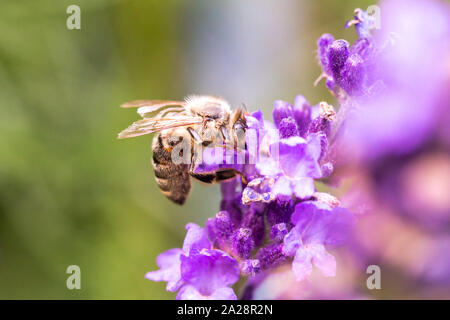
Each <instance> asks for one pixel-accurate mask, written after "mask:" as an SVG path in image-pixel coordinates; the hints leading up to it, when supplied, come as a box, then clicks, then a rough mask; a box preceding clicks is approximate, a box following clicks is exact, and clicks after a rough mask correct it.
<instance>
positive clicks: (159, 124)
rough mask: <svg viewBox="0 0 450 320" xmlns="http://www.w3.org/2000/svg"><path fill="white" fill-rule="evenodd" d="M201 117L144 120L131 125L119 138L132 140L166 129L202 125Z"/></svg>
mask: <svg viewBox="0 0 450 320" xmlns="http://www.w3.org/2000/svg"><path fill="white" fill-rule="evenodd" d="M202 120H203V119H202V118H201V117H189V116H182V117H174V118H161V119H153V118H148V119H142V120H138V121H136V122H134V123H132V124H131V126H129V127H128V128H126V129H125V130H123V131H122V132H121V133H119V136H118V138H119V139H124V138H131V137H137V136H142V135H145V134H149V133H153V132H157V131H162V130H165V129H171V128H177V127H185V126H191V125H194V124H198V123H202Z"/></svg>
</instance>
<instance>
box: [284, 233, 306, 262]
mask: <svg viewBox="0 0 450 320" xmlns="http://www.w3.org/2000/svg"><path fill="white" fill-rule="evenodd" d="M301 246H302V238H301V234H300V233H299V231H298V230H297V228H292V229H291V231H290V232H289V233H288V234H287V235H286V236H285V237H284V239H283V249H282V250H283V253H284V254H285V255H286V256H289V257H292V256H293V255H295V253H296V252H297V250H298V248H300V247H301Z"/></svg>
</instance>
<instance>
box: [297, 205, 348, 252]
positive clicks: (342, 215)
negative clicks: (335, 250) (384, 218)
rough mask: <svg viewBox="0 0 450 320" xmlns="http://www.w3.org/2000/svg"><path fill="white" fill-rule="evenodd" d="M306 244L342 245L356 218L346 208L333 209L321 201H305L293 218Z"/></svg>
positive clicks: (298, 207) (298, 206)
mask: <svg viewBox="0 0 450 320" xmlns="http://www.w3.org/2000/svg"><path fill="white" fill-rule="evenodd" d="M291 221H292V223H293V224H295V225H296V226H295V228H296V229H297V230H298V231H299V232H300V233H301V238H302V241H303V243H305V244H312V243H316V244H328V245H340V244H342V243H343V242H345V240H346V238H347V237H348V235H349V234H350V231H351V228H352V227H353V225H354V224H355V217H354V216H353V215H352V214H351V213H350V212H349V211H348V210H347V209H344V208H340V207H336V208H331V207H330V206H328V205H326V204H325V203H322V202H319V201H304V202H301V203H299V204H297V206H296V207H295V212H294V214H293V215H292V217H291Z"/></svg>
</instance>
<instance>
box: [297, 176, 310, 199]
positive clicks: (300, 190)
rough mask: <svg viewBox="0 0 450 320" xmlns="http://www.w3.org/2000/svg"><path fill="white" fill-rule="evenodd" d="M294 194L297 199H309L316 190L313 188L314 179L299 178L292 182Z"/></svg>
mask: <svg viewBox="0 0 450 320" xmlns="http://www.w3.org/2000/svg"><path fill="white" fill-rule="evenodd" d="M292 185H293V189H294V193H295V195H296V196H297V198H300V199H307V198H310V197H311V196H312V195H313V194H314V192H315V191H316V188H315V187H314V179H312V178H300V179H296V180H294V181H292Z"/></svg>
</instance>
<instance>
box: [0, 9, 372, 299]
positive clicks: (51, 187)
mask: <svg viewBox="0 0 450 320" xmlns="http://www.w3.org/2000/svg"><path fill="white" fill-rule="evenodd" d="M373 3H374V2H373V1H362V0H358V1H353V0H352V1H328V0H327V1H294V0H282V1H279V0H278V1H275V0H271V1H268V0H263V1H261V0H251V1H238V0H233V1H225V0H221V1H208V0H203V1H192V0H190V1H172V0H166V1H159V0H155V1H149V0H142V1H132V0H123V1H113V0H86V1H75V0H72V1H65V0H59V1H54V0H28V1H24V0H23V1H16V0H2V1H1V2H0V88H1V89H0V90H1V94H0V298H1V299H38V298H39V299H83V298H84V299H165V298H173V297H174V295H173V294H169V293H166V291H165V284H164V283H153V282H151V281H148V280H145V279H144V275H145V273H146V272H147V271H149V270H154V269H156V263H155V257H156V256H157V255H158V254H159V253H160V252H162V251H164V250H167V249H169V248H172V247H179V246H180V245H181V242H182V239H183V237H184V225H185V224H186V223H188V222H196V223H198V224H200V225H204V223H205V220H206V218H207V217H210V216H212V215H214V214H215V213H216V212H217V210H218V204H219V200H220V195H219V187H218V186H213V187H205V186H202V185H199V184H195V185H194V188H193V191H192V194H191V197H190V198H189V200H188V201H187V203H186V204H185V205H184V206H183V207H179V206H176V205H174V204H172V203H171V202H169V201H168V200H167V199H166V198H165V197H164V196H162V195H161V194H160V193H159V191H158V188H157V186H156V183H155V182H154V180H153V172H152V168H151V163H150V156H151V150H150V142H151V137H149V136H144V137H140V138H136V139H130V140H126V141H118V140H116V135H117V133H118V132H119V131H121V130H122V129H124V128H125V127H127V126H128V125H129V124H130V123H131V122H132V121H134V120H136V119H137V117H138V115H137V114H135V113H134V111H133V110H124V109H120V108H119V105H120V104H121V103H123V102H125V101H129V100H134V99H181V98H183V97H184V96H186V95H187V94H192V93H198V94H218V95H221V96H223V97H225V98H226V99H228V100H229V101H230V102H231V103H232V104H233V105H234V106H236V105H237V104H239V103H241V102H245V103H246V104H247V106H248V108H249V109H250V110H256V109H258V108H259V109H262V110H263V111H264V114H265V117H266V118H268V119H270V118H271V108H272V102H273V101H274V100H276V99H284V100H288V101H293V99H294V98H295V96H296V95H297V94H299V93H302V94H303V95H305V97H306V98H307V99H308V100H309V101H310V102H311V103H314V104H315V103H317V102H319V101H321V100H324V99H326V100H328V101H330V102H332V103H333V102H334V101H333V98H332V97H331V96H330V94H329V93H328V92H327V91H326V89H324V86H319V87H316V88H315V87H313V82H314V80H315V79H316V78H317V76H319V74H320V68H319V67H318V65H317V63H316V60H315V43H316V39H317V38H318V37H319V36H320V35H321V34H322V33H324V32H331V33H333V35H334V36H335V37H336V38H345V39H347V40H349V41H353V40H354V39H355V38H356V35H355V32H354V30H345V29H344V27H343V26H344V23H345V21H346V20H348V19H350V18H351V16H352V12H353V9H354V8H356V7H361V8H367V6H368V5H370V4H373ZM71 4H77V5H79V6H80V8H81V30H68V29H67V28H66V19H67V18H68V16H69V15H68V14H67V13H66V8H67V7H68V6H69V5H71ZM72 264H76V265H79V266H80V268H81V286H82V289H81V290H68V289H67V288H66V279H67V277H68V275H67V274H66V268H67V266H69V265H72Z"/></svg>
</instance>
